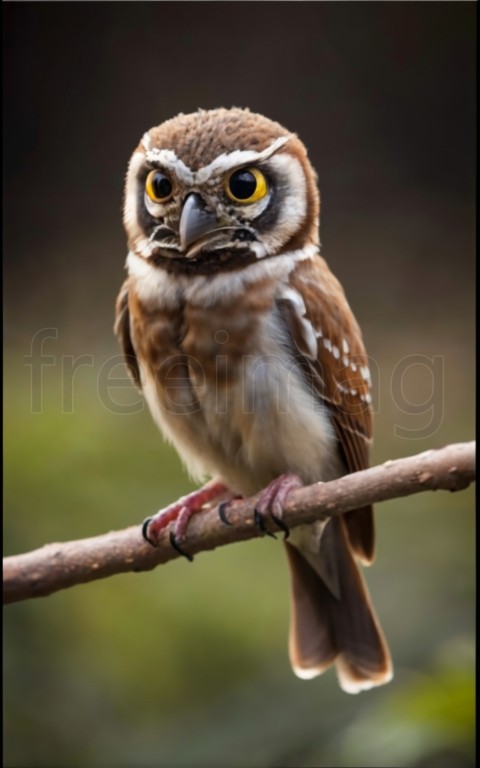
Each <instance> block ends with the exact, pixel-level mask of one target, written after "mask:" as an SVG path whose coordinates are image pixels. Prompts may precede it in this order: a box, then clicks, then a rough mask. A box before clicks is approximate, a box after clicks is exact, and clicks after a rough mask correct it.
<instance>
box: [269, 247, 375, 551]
mask: <svg viewBox="0 0 480 768" xmlns="http://www.w3.org/2000/svg"><path fill="white" fill-rule="evenodd" d="M290 287H291V290H289V291H287V292H286V294H285V297H284V298H280V299H279V301H278V304H279V307H280V311H281V313H282V315H283V317H284V318H285V320H286V322H287V324H288V327H289V329H290V333H291V335H292V339H293V341H294V343H295V345H296V347H297V349H298V350H299V352H300V353H301V356H302V365H303V368H304V370H305V373H306V375H307V377H308V379H309V381H310V382H312V384H313V386H314V388H315V391H316V393H317V394H318V396H319V397H320V398H321V400H322V401H323V402H324V403H326V405H327V406H328V408H329V410H330V413H331V417H332V422H333V425H334V427H335V431H336V433H337V436H338V441H339V450H340V453H341V456H342V459H343V462H344V465H345V470H346V472H347V473H350V472H357V471H358V470H361V469H366V468H367V467H368V466H369V463H370V459H369V456H370V444H371V435H372V409H371V405H370V403H371V394H370V374H369V370H368V359H367V355H366V352H365V348H364V346H363V341H362V336H361V332H360V329H359V327H358V324H357V322H356V320H355V318H354V316H353V314H352V311H351V309H350V307H349V305H348V303H347V300H346V298H345V294H344V292H343V289H342V287H341V286H340V284H339V282H338V280H337V279H336V278H335V277H334V276H333V275H332V273H331V272H330V270H329V269H328V267H327V265H326V263H325V261H324V260H323V259H322V258H321V257H320V256H319V257H318V258H316V259H314V260H308V261H304V262H301V263H300V264H299V265H298V266H297V267H296V269H295V270H294V271H293V272H292V273H291V275H290ZM345 522H346V524H347V530H348V536H349V540H350V543H351V545H352V547H353V549H354V551H355V553H356V554H357V556H358V557H359V558H360V559H361V560H362V561H363V562H365V563H371V562H372V560H373V556H374V539H375V532H374V523H373V510H372V507H371V506H368V507H363V508H362V509H357V510H355V511H353V512H348V513H346V514H345Z"/></svg>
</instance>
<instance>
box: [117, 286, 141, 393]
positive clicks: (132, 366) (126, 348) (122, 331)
mask: <svg viewBox="0 0 480 768" xmlns="http://www.w3.org/2000/svg"><path fill="white" fill-rule="evenodd" d="M128 290H129V280H128V278H127V280H125V282H124V284H123V285H122V287H121V288H120V293H119V294H118V297H117V301H116V302H115V324H114V326H113V330H114V332H115V334H116V335H117V338H118V340H119V341H120V344H121V345H122V348H123V352H124V355H125V362H126V365H127V369H128V372H129V374H130V376H131V377H132V379H133V380H134V382H135V384H136V385H137V387H138V388H139V389H141V388H142V382H141V380H140V368H139V365H138V358H137V355H136V354H135V350H134V348H133V344H132V337H131V333H130V311H129V309H128Z"/></svg>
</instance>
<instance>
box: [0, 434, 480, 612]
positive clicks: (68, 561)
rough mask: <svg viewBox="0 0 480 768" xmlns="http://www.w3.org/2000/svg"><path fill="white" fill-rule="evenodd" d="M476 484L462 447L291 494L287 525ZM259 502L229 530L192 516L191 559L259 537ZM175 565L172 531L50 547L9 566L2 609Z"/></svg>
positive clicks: (234, 516) (205, 516) (214, 514)
mask: <svg viewBox="0 0 480 768" xmlns="http://www.w3.org/2000/svg"><path fill="white" fill-rule="evenodd" d="M474 479H475V443H474V442H471V443H458V444H455V445H449V446H447V447H445V448H441V449H439V450H431V451H426V452H425V453H420V454H418V455H416V456H411V457H409V458H405V459H397V460H395V461H386V462H385V464H382V465H380V466H377V467H372V468H370V469H366V470H364V471H362V472H356V473H355V474H352V475H346V476H345V477H342V478H340V479H339V480H333V481H332V482H329V483H315V484H314V485H311V486H308V487H305V488H302V489H299V490H295V491H292V492H291V494H290V495H289V497H288V501H287V504H286V506H285V510H284V520H285V522H286V524H287V525H288V527H289V528H294V527H295V526H297V525H301V524H302V523H311V522H313V521H314V520H322V519H325V518H327V517H331V516H332V515H339V514H342V513H343V512H348V511H350V510H352V509H357V508H360V507H363V506H365V505H367V504H370V503H376V502H379V501H386V500H388V499H394V498H397V497H400V496H409V495H410V494H414V493H419V492H420V491H426V490H432V491H435V490H437V489H442V490H448V491H459V490H462V489H464V488H467V487H468V486H469V485H470V483H471V482H473V481H474ZM256 498H257V497H253V498H251V499H246V500H245V501H239V502H236V503H235V505H234V507H233V508H232V509H231V510H229V515H228V517H229V520H230V522H231V523H232V525H225V523H223V522H222V521H221V520H220V519H219V516H218V511H217V508H214V509H209V510H205V511H204V512H202V513H201V514H199V515H195V516H194V517H193V518H192V520H191V522H190V523H189V527H188V532H187V537H186V539H185V542H184V543H183V544H182V546H183V547H184V548H185V550H186V551H187V552H189V553H191V554H192V555H194V554H196V553H198V552H203V551H205V550H209V549H215V547H220V546H224V545H225V544H232V543H233V542H235V541H245V540H246V539H253V538H255V537H257V536H261V535H262V534H261V532H260V531H259V529H258V528H257V527H256V526H255V525H254V522H253V510H254V508H255V499H256ZM269 530H270V531H271V532H276V531H278V528H276V527H275V524H274V523H273V522H272V524H271V525H269ZM177 557H179V555H178V553H177V552H176V551H175V550H174V549H173V548H172V547H171V545H170V542H169V536H168V531H166V532H165V534H164V536H163V538H162V540H161V541H160V545H159V546H158V547H156V548H153V547H151V546H150V545H149V544H147V543H146V542H145V541H144V540H143V538H142V535H141V525H140V523H139V524H138V525H135V526H133V527H132V528H127V529H126V530H123V531H114V532H111V533H107V534H104V535H103V536H96V537H94V538H90V539H81V540H79V541H69V542H65V543H61V544H47V545H46V546H44V547H42V548H41V549H37V550H35V551H34V552H29V553H27V554H24V555H15V556H13V557H7V558H4V561H3V602H4V603H13V602H17V601H19V600H26V599H28V598H31V597H41V596H45V595H49V594H51V593H52V592H57V591H58V590H60V589H66V588H67V587H72V586H74V585H75V584H83V583H85V582H89V581H94V580H96V579H103V578H106V577H107V576H113V575H114V574H116V573H124V572H126V571H148V570H151V569H152V568H155V567H156V566H157V565H159V564H160V563H166V562H168V561H169V560H173V559H174V558H177Z"/></svg>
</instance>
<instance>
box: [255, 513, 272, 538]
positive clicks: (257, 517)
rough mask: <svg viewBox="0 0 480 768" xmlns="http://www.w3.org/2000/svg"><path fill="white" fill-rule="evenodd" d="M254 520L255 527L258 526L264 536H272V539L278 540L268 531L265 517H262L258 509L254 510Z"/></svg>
mask: <svg viewBox="0 0 480 768" xmlns="http://www.w3.org/2000/svg"><path fill="white" fill-rule="evenodd" d="M253 519H254V522H255V525H256V526H257V528H260V530H261V532H262V533H263V534H266V535H267V536H270V537H271V538H272V539H276V538H277V537H276V536H275V534H274V533H272V532H271V531H269V530H268V528H267V526H266V525H265V518H264V515H262V513H261V512H259V510H258V509H257V508H256V507H255V509H254V510H253Z"/></svg>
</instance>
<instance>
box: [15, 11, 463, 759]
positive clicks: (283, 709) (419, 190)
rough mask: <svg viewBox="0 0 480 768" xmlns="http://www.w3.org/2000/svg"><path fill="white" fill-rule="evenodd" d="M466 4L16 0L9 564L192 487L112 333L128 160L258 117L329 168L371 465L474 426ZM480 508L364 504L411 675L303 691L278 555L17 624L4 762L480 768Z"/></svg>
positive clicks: (326, 212)
mask: <svg viewBox="0 0 480 768" xmlns="http://www.w3.org/2000/svg"><path fill="white" fill-rule="evenodd" d="M475 13H476V8H475V4H474V3H353V4H352V3H316V2H310V3H294V2H282V3H268V2H267V3H236V2H230V3H218V2H217V3H204V2H195V3H188V2H179V3H169V2H158V3H137V4H135V3H100V4H97V3H32V4H30V3H7V4H4V6H3V17H4V32H3V35H4V63H5V67H4V144H3V147H4V167H3V189H4V308H5V315H4V332H5V339H4V363H5V365H4V370H5V374H4V415H5V429H4V436H5V439H4V468H5V485H4V509H5V537H4V539H5V545H4V546H5V550H4V553H5V554H6V555H10V554H15V553H20V552H24V551H28V550H30V549H33V548H36V547H40V546H42V545H43V544H44V543H47V542H50V541H63V540H68V539H74V538H79V537H88V536H93V535H96V534H100V533H103V532H105V531H108V530H111V529H120V528H123V527H126V526H128V525H131V524H134V523H135V522H137V521H138V522H139V523H140V522H141V521H142V520H143V518H145V517H146V516H148V515H150V514H152V513H154V512H155V511H156V510H157V509H159V508H160V507H162V506H164V505H165V504H167V503H168V502H170V501H172V500H173V499H175V498H176V497H178V496H179V495H181V494H183V493H185V492H186V491H187V490H189V489H190V488H191V487H192V485H191V483H190V481H189V479H188V477H187V476H186V475H185V473H184V471H183V470H182V468H181V465H180V462H179V460H178V458H177V457H176V455H175V454H174V453H173V452H172V450H171V449H170V448H168V447H166V446H165V445H164V444H163V442H162V439H161V437H160V435H159V433H158V432H157V430H156V428H155V427H154V426H153V423H152V422H151V420H150V417H149V414H148V413H147V411H146V408H145V407H144V405H143V403H142V401H141V399H140V398H139V396H138V394H137V393H136V391H135V390H134V389H133V388H132V387H131V386H130V384H129V383H128V382H127V380H126V374H125V371H124V368H123V365H122V364H121V358H120V357H119V356H118V357H117V355H119V350H118V347H117V343H116V340H115V338H114V337H113V333H112V324H113V306H114V301H115V298H116V295H117V293H118V290H119V287H120V284H121V282H122V280H123V277H124V262H125V256H126V248H125V239H124V233H123V229H122V223H121V206H122V187H123V179H124V174H125V170H126V166H127V161H128V159H129V156H130V154H131V152H132V151H133V149H134V148H135V147H136V145H137V143H138V140H139V138H140V137H141V135H142V134H143V132H144V131H145V130H146V129H148V128H150V127H151V126H153V125H156V124H159V123H161V122H162V121H163V120H165V119H167V118H169V117H171V116H173V115H175V114H176V113H178V112H180V111H183V112H188V111H192V110H195V109H196V108H197V107H199V106H200V107H204V108H209V107H217V106H233V105H235V106H249V107H250V108H251V109H252V110H255V111H258V112H261V113H264V114H266V115H267V116H269V117H271V118H273V119H274V120H278V121H279V122H281V123H283V124H285V125H286V126H287V127H288V128H289V129H291V130H293V131H296V132H297V133H298V134H299V136H300V137H301V138H302V139H303V141H304V142H305V144H306V146H307V147H308V149H309V153H310V157H311V159H312V162H313V164H314V166H315V168H316V169H317V171H318V176H319V185H320V190H321V196H322V214H321V240H322V248H323V254H324V256H325V258H326V259H327V261H328V262H329V264H330V266H331V268H332V269H333V271H334V272H335V273H336V275H337V276H338V277H339V278H340V280H341V281H342V283H343V284H344V287H345V289H346V292H347V296H348V297H349V300H350V303H351V305H352V307H353V309H354V311H355V314H356V315H357V317H358V319H359V322H360V324H361V326H362V328H363V332H364V337H365V341H366V345H367V349H368V351H369V354H370V356H371V367H372V372H373V378H374V387H375V401H374V406H375V414H376V430H375V445H374V452H373V457H372V460H373V462H374V463H379V462H382V461H384V460H386V459H388V458H396V457H400V456H406V455H410V454H414V453H417V452H419V451H422V450H426V449H428V448H434V447H439V446H442V445H445V444H447V443H450V442H455V441H465V440H470V439H472V437H473V435H474V427H473V418H474V405H473V403H474V379H473V376H474V370H473V354H474V353H473V343H474V339H473V328H474V299H473V295H474V282H475V275H474V244H475V228H474V221H475V219H474V209H475V197H474V194H475V173H474V168H475V130H476V126H475V74H474V73H475V45H476V41H475V32H474V29H475ZM473 521H474V513H473V490H472V489H470V490H468V491H464V492H461V493H458V494H455V495H451V494H446V493H444V492H438V493H436V494H432V493H426V494H422V495H419V496H415V497H412V498H406V499H399V500H396V501H392V502H389V503H385V504H382V505H378V507H377V528H378V555H377V560H376V563H375V565H374V567H373V568H372V569H370V570H369V571H368V572H367V573H366V577H367V579H368V583H369V585H370V589H371V592H372V595H373V599H374V602H375V605H376V607H377V611H378V613H379V616H380V618H381V621H382V624H383V627H384V630H385V633H386V635H387V637H388V639H389V643H390V646H391V650H392V655H393V658H394V662H395V671H396V674H395V678H394V680H393V682H392V683H391V684H390V685H388V686H385V687H383V688H380V689H377V690H374V691H372V692H368V693H363V694H360V695H359V696H349V695H347V694H345V693H342V692H341V691H340V690H339V688H338V686H337V683H336V678H335V674H334V672H333V671H329V672H327V673H326V674H325V675H324V676H323V677H321V678H317V679H316V680H314V681H310V682H305V681H300V680H297V679H296V678H295V677H294V676H293V674H292V672H291V670H290V668H289V664H288V659H287V630H288V613H289V597H288V580H287V571H286V562H285V559H284V555H283V551H282V547H281V545H280V544H279V543H277V542H273V541H271V540H268V541H265V540H258V541H255V542H250V543H244V544H238V545H235V546H230V547H226V548H224V549H221V550H219V551H216V552H214V553H208V554H203V555H200V556H199V557H198V558H196V560H195V563H194V564H193V565H190V564H188V563H187V562H186V561H182V562H174V563H172V564H170V565H168V566H165V567H161V568H158V569H157V570H156V571H154V572H151V573H144V574H128V575H122V576H116V577H114V578H111V579H108V580H105V581H103V582H97V583H92V584H89V585H85V586H80V587H76V588H74V589H71V590H68V591H66V592H63V593H59V594H56V595H53V596H51V597H48V598H46V599H39V600H33V601H30V602H25V603H23V604H17V605H12V606H9V607H8V608H7V609H6V610H5V613H4V617H5V630H4V669H5V683H4V703H5V708H4V711H5V719H4V745H5V746H4V765H5V766H7V768H13V767H14V766H18V768H25V767H26V766H29V768H37V767H45V768H56V766H58V768H66V767H67V766H68V768H77V767H78V768H86V767H91V768H97V766H105V767H107V766H116V767H117V768H131V767H132V768H133V766H135V767H136V768H148V767H150V766H161V767H163V766H165V767H167V766H168V767H169V768H175V767H176V766H178V768H180V767H184V766H185V767H190V766H192V767H194V768H195V767H198V768H201V767H203V766H207V765H209V766H212V767H213V768H215V767H216V766H218V767H219V768H220V767H222V768H237V767H238V768H248V767H249V766H251V768H264V767H265V768H266V767H269V768H270V767H271V768H273V767H274V766H286V765H288V766H297V767H301V766H312V767H313V766H366V765H368V766H383V767H384V768H385V767H387V766H419V767H421V766H423V767H424V768H425V767H427V766H432V767H433V768H442V767H445V768H447V767H450V766H451V767H452V768H462V767H463V766H465V767H467V768H468V767H469V766H473V765H474V758H473V734H474V708H473V626H474V614H473V600H474V586H473V530H474V522H473Z"/></svg>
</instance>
